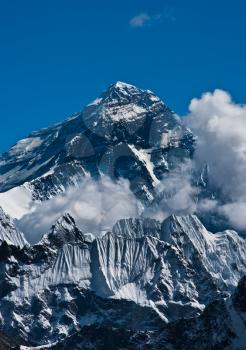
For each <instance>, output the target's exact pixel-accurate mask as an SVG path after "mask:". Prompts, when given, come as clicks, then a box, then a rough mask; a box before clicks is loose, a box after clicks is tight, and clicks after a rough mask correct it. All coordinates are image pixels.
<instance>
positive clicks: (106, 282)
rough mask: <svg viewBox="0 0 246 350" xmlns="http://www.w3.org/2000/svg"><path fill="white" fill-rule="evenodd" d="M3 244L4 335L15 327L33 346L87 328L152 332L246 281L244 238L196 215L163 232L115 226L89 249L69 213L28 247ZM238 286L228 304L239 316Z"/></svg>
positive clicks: (151, 226)
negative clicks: (213, 227) (5, 286)
mask: <svg viewBox="0 0 246 350" xmlns="http://www.w3.org/2000/svg"><path fill="white" fill-rule="evenodd" d="M3 244H5V245H6V246H5V247H4V250H5V251H6V250H7V251H8V252H9V253H8V256H6V257H5V258H3V259H2V261H1V266H2V267H1V271H7V274H8V285H9V286H11V288H9V289H8V290H7V289H6V293H4V294H2V299H1V307H0V312H1V325H2V329H3V330H4V331H5V332H8V333H13V332H14V331H15V330H16V329H18V335H19V336H20V337H22V338H23V339H24V340H25V341H29V342H32V343H36V344H45V343H52V342H55V341H60V340H61V339H63V338H64V337H67V336H69V335H70V334H71V332H74V331H78V330H79V329H80V328H81V327H82V326H85V325H89V324H94V325H95V327H97V326H96V325H98V327H105V326H106V327H123V328H124V329H131V332H133V333H134V332H135V333H136V332H141V331H143V330H146V331H148V332H150V334H152V333H151V332H154V331H155V330H156V332H157V330H159V329H161V328H162V327H164V328H165V327H166V326H165V325H166V323H167V322H170V321H171V322H172V321H174V320H179V319H180V318H183V317H185V318H187V317H195V316H198V315H200V314H201V313H202V312H203V309H204V307H205V306H206V305H209V304H210V303H213V301H214V300H216V299H218V298H219V299H221V298H224V297H226V296H229V295H230V293H232V292H233V290H234V288H235V286H236V284H237V283H238V281H239V279H240V277H241V276H242V275H243V274H245V273H246V264H245V256H246V243H245V241H244V239H242V238H240V237H239V236H238V235H237V233H236V232H233V231H227V232H224V233H218V234H212V233H209V232H208V231H207V230H206V229H205V227H204V226H203V225H202V224H201V223H200V221H199V220H198V219H197V217H195V216H184V217H177V216H171V217H169V218H167V219H166V220H164V222H163V223H162V224H160V223H158V222H157V221H154V220H150V219H144V220H140V219H125V220H120V221H119V222H117V223H116V224H115V226H114V229H113V232H108V233H106V234H105V235H104V236H103V237H102V238H98V239H95V240H93V241H92V242H91V243H90V242H86V239H85V237H84V235H83V234H82V232H81V231H80V230H79V229H78V228H77V227H76V224H75V222H74V220H73V218H72V217H71V216H70V215H69V214H66V215H64V216H63V217H62V218H60V219H59V220H58V221H57V222H56V223H55V225H54V226H53V227H52V228H51V230H50V232H49V233H48V234H46V235H44V237H43V239H42V240H41V241H40V242H39V243H38V244H37V245H34V246H33V247H23V248H21V247H17V246H12V245H8V244H7V243H3ZM3 273H4V272H3ZM240 286H241V287H240ZM243 286H244V285H243V284H242V282H240V283H239V287H238V291H239V295H240V297H237V298H236V297H234V300H235V301H234V304H235V305H239V306H237V307H241V308H242V307H243V306H242V305H243V302H244V301H243V297H242V295H243V292H242V291H241V289H242V288H243ZM237 293H238V292H235V295H238V294H237ZM223 303H224V302H223V300H221V301H219V302H218V306H217V307H216V310H217V311H216V313H218V308H221V310H222V311H223V307H224V306H223V305H224V304H223ZM212 305H213V304H212ZM214 305H217V304H214ZM211 307H212V306H211ZM214 307H215V306H213V308H214ZM235 308H236V307H235ZM206 312H207V311H206ZM202 315H204V314H203V313H202ZM205 315H206V313H205ZM201 317H205V316H201ZM30 320H32V322H30ZM223 321H224V322H226V319H225V320H223ZM187 322H188V321H187ZM204 322H205V321H204ZM185 324H186V323H185ZM92 329H94V328H93V326H92ZM124 332H126V330H125V331H124ZM168 332H169V331H168ZM206 332H207V331H206ZM135 333H134V334H135ZM136 334H138V333H136ZM134 336H137V337H140V333H139V335H134ZM158 336H159V335H158ZM161 336H162V335H160V337H161ZM170 341H171V340H170ZM188 343H189V342H188V340H187V344H188ZM160 344H161V343H160Z"/></svg>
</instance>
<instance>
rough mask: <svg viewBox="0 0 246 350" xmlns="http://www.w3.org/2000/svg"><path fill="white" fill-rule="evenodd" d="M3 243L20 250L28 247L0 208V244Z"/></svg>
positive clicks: (21, 235)
mask: <svg viewBox="0 0 246 350" xmlns="http://www.w3.org/2000/svg"><path fill="white" fill-rule="evenodd" d="M4 241H5V242H7V243H8V244H10V245H15V246H19V247H21V248H22V247H23V246H24V245H28V242H27V241H26V240H25V238H24V236H23V234H22V233H21V232H19V231H18V230H17V229H16V227H15V225H14V222H13V220H12V219H11V218H10V216H9V215H7V214H6V213H5V212H4V210H3V209H2V208H1V207H0V243H1V242H4Z"/></svg>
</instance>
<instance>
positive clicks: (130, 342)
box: [51, 277, 246, 350]
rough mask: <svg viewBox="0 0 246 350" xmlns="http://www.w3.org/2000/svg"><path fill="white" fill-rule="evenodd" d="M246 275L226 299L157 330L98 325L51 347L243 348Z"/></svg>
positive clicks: (110, 349) (101, 349) (113, 349)
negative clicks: (196, 315) (197, 313)
mask: <svg viewBox="0 0 246 350" xmlns="http://www.w3.org/2000/svg"><path fill="white" fill-rule="evenodd" d="M245 295H246V277H243V278H242V279H241V280H240V282H239V284H238V287H237V288H236V291H235V293H234V294H233V296H232V297H229V298H228V299H226V300H223V299H222V300H216V301H214V302H213V303H211V304H210V305H208V306H207V307H206V309H205V310H204V312H203V313H202V314H201V316H199V317H196V318H191V319H183V320H179V321H177V322H174V323H170V324H168V325H165V326H163V327H162V329H161V330H158V331H154V332H151V331H148V332H146V331H145V332H134V331H132V330H130V329H117V328H112V327H105V326H104V327H103V326H99V325H90V326H84V327H83V328H82V330H80V331H79V332H77V333H75V334H73V335H72V336H70V337H68V338H67V339H65V340H64V341H61V342H59V343H58V344H56V345H53V346H51V349H53V350H57V349H59V350H60V349H61V350H63V349H83V350H87V349H88V350H89V349H97V350H120V349H128V350H134V349H145V350H163V349H170V350H180V349H183V350H190V349H194V350H214V349H217V350H229V349H230V350H244V349H245V344H246V304H245Z"/></svg>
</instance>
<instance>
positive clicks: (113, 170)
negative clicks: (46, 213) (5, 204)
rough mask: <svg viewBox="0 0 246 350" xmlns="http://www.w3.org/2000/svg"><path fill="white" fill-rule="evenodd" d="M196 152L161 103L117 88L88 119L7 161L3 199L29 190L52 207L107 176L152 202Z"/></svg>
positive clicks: (35, 139)
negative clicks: (72, 190)
mask: <svg viewBox="0 0 246 350" xmlns="http://www.w3.org/2000/svg"><path fill="white" fill-rule="evenodd" d="M193 146H194V138H193V135H192V133H191V132H190V131H189V130H188V129H186V128H185V127H184V126H183V125H182V123H181V121H180V120H179V118H178V117H177V116H176V115H175V114H174V113H173V112H172V111H171V110H170V109H169V108H168V107H167V106H166V105H165V104H164V103H163V102H162V101H161V100H160V99H159V98H158V97H157V96H155V95H154V94H153V93H152V92H151V91H149V90H147V91H145V90H141V89H138V88H136V87H134V86H132V85H129V84H125V83H120V82H117V83H115V84H113V85H111V86H110V87H109V88H108V90H106V91H105V92H104V93H103V94H102V95H101V96H100V97H99V98H97V99H96V100H95V101H94V102H93V103H91V104H90V105H88V106H87V107H86V108H85V109H84V110H83V111H82V112H80V113H77V114H76V115H74V116H73V117H72V118H70V119H68V120H66V121H64V122H62V123H60V124H57V125H55V126H53V127H50V128H47V129H43V130H40V131H37V132H34V133H32V134H31V135H30V136H29V137H27V138H26V139H24V140H21V141H19V142H18V143H17V144H16V145H15V146H13V147H12V148H11V149H10V150H9V151H8V152H6V153H4V154H3V155H1V156H0V192H5V191H8V190H10V189H12V188H15V187H18V188H19V187H20V186H22V185H23V184H24V188H23V186H22V187H20V191H21V192H23V191H24V192H25V191H28V192H30V191H31V195H32V197H33V199H35V200H45V199H49V198H51V197H53V196H55V195H56V194H57V193H61V192H63V191H64V190H65V189H66V188H67V187H68V186H71V185H72V186H74V185H75V186H76V185H77V184H78V183H79V182H80V181H81V179H82V178H83V177H84V176H85V175H86V174H87V175H88V174H90V175H91V176H92V177H93V178H98V177H99V176H100V174H102V173H103V174H107V175H109V176H110V177H111V178H113V179H115V178H119V177H125V178H127V179H128V180H129V181H130V183H131V189H132V190H133V192H134V193H136V195H137V196H138V197H139V198H141V199H143V200H144V201H146V200H147V201H148V200H151V199H153V193H154V188H155V186H156V184H157V183H158V181H159V179H161V178H162V175H163V174H164V173H166V172H167V171H169V170H170V169H172V168H173V167H175V165H177V164H179V163H180V162H182V161H183V160H184V159H186V158H189V157H190V156H191V154H192V152H193ZM16 195H17V194H16ZM18 195H19V193H18ZM26 196H27V195H26ZM0 200H1V197H0ZM0 203H1V201H0ZM11 214H12V215H14V214H15V213H11Z"/></svg>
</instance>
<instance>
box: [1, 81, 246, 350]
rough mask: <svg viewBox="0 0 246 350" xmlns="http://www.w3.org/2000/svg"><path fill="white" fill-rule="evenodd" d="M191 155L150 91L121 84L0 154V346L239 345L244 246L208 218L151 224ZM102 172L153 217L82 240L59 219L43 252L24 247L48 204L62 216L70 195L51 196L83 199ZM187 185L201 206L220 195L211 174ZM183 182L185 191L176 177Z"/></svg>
mask: <svg viewBox="0 0 246 350" xmlns="http://www.w3.org/2000/svg"><path fill="white" fill-rule="evenodd" d="M195 146H196V138H195V136H194V135H193V134H192V132H191V131H190V130H189V129H187V128H186V127H185V126H184V125H183V123H182V121H181V120H180V119H179V118H178V117H177V116H176V115H175V113H174V112H172V111H171V110H170V109H169V108H168V107H167V106H166V105H165V103H163V102H162V101H161V100H160V99H159V98H158V97H157V96H156V95H155V94H153V93H152V92H151V91H149V90H141V89H139V88H137V87H134V86H132V85H129V84H126V83H121V82H117V83H115V84H113V85H111V86H110V87H109V88H108V89H107V90H106V91H105V92H103V93H102V94H101V95H100V96H99V97H98V98H96V99H95V100H94V101H93V102H92V103H90V104H89V105H88V106H86V107H85V108H84V109H83V110H82V111H81V112H79V113H77V114H75V115H73V116H72V117H71V118H69V119H67V120H65V121H64V122H61V123H59V124H57V125H55V126H53V127H49V128H46V129H43V130H40V131H36V132H33V133H32V134H31V135H29V136H28V137H27V138H25V139H24V140H21V141H19V142H17V144H16V145H14V146H13V147H11V148H10V149H9V150H8V151H7V152H5V153H4V154H2V155H1V156H0V205H1V207H2V209H1V207H0V348H1V347H2V348H3V349H10V348H16V349H22V350H24V349H26V350H27V349H54V350H55V349H66V350H69V349H85V350H86V349H97V350H100V349H101V350H118V349H121V350H123V349H124V350H128V349H129V350H130V349H149V350H150V349H151V350H152V349H153V350H156V349H157V350H158V349H170V350H176V349H177V350H178V349H181V348H182V349H184V350H186V349H187V350H188V349H191V348H192V349H199V350H203V349H204V350H215V349H221V350H222V349H227V350H229V349H235V350H236V349H239V350H243V349H244V348H245V345H244V344H245V336H244V334H245V331H246V316H245V312H246V306H245V295H246V282H245V281H246V277H245V276H246V241H245V239H244V238H243V237H241V236H240V235H239V234H238V233H237V232H235V231H233V230H219V231H221V232H217V231H215V232H216V233H211V232H210V231H209V230H208V229H207V228H206V227H207V226H206V227H205V226H204V224H203V223H204V222H208V223H210V222H211V220H214V217H213V218H210V217H209V215H207V214H206V217H205V218H204V221H203V223H202V222H201V221H200V219H199V218H198V216H197V215H183V210H182V209H181V210H180V215H176V214H177V213H175V215H174V214H173V215H170V216H168V217H166V215H164V217H165V219H164V220H163V219H161V220H160V221H158V220H156V219H153V217H160V216H159V215H158V214H159V213H158V212H157V208H159V209H160V208H161V206H160V207H158V204H160V203H163V200H164V204H165V200H166V199H167V198H168V196H172V195H173V191H174V189H173V187H172V185H171V184H170V183H168V182H165V186H164V187H165V188H164V189H163V183H164V180H165V177H166V175H167V174H169V173H173V172H174V173H175V171H176V173H179V175H182V174H183V173H182V171H183V169H184V172H185V173H184V176H185V177H186V176H190V173H189V172H190V170H189V169H188V170H186V166H187V163H189V162H188V161H189V159H192V157H193V152H194V150H195ZM104 175H107V176H108V177H107V179H108V178H110V179H111V180H112V181H113V182H114V181H116V180H118V179H120V178H125V179H127V180H128V181H129V184H130V189H131V191H132V192H133V193H134V194H135V196H136V197H137V199H138V201H137V203H138V204H139V205H140V204H141V206H142V207H143V208H145V211H144V215H145V216H146V215H147V216H148V215H149V216H151V217H145V216H144V215H142V216H141V217H137V218H136V217H127V218H126V217H122V216H123V215H121V216H120V219H119V220H117V221H116V222H115V223H114V224H113V225H112V226H111V224H110V225H108V226H110V227H109V228H108V230H107V231H105V230H104V231H103V232H91V231H90V232H83V230H82V229H81V227H83V226H81V227H80V226H78V224H81V222H80V221H81V220H79V219H78V220H75V219H74V218H73V216H72V215H71V213H70V212H69V210H66V212H63V209H60V217H59V218H58V219H57V220H56V221H55V220H53V219H51V220H50V221H52V225H50V226H51V227H50V228H48V229H47V232H43V235H42V238H41V239H40V241H39V242H38V243H36V244H29V243H28V242H27V240H26V238H25V235H24V234H23V233H22V232H20V229H19V228H17V227H20V225H19V222H20V221H19V219H20V218H23V216H24V215H25V214H26V213H29V214H30V215H33V211H35V210H36V211H37V210H39V208H41V206H42V205H46V204H47V203H48V204H49V205H50V207H49V208H50V210H48V211H46V214H45V215H43V214H42V211H40V215H39V216H35V217H36V218H39V219H36V221H38V222H34V221H32V225H29V226H28V227H29V228H28V232H26V231H25V232H26V234H28V237H31V236H32V234H33V233H34V232H35V226H36V224H37V225H39V224H40V222H39V220H40V221H41V220H43V221H47V222H50V221H49V219H50V218H49V217H48V216H50V217H51V218H52V217H53V216H52V203H53V204H54V201H55V200H57V203H56V204H57V206H58V207H59V208H63V205H62V203H63V200H64V198H65V197H62V196H60V197H57V198H56V199H53V198H54V197H55V196H57V195H59V194H62V193H66V191H67V190H68V189H69V190H70V189H71V187H72V188H73V190H75V191H77V190H78V188H79V190H80V191H83V186H84V184H85V183H86V182H83V179H84V178H86V179H89V178H90V177H91V178H92V179H93V180H94V181H95V182H96V181H99V180H100V179H103V178H104ZM197 179H198V180H197ZM111 180H110V181H111ZM192 181H193V183H194V184H195V186H197V187H196V188H198V187H199V188H201V190H200V191H198V196H201V198H202V199H210V198H212V199H214V198H215V197H214V193H215V190H214V189H213V188H212V187H210V185H209V168H208V167H207V166H206V165H204V166H202V170H201V173H199V171H198V174H192ZM177 182H178V183H179V186H180V187H181V188H182V187H184V191H186V187H185V184H183V182H182V178H181V177H178V179H177ZM193 183H192V182H191V183H190V185H191V186H193ZM118 184H120V182H119V183H118ZM123 190H124V189H123ZM174 192H175V191H174ZM68 193H70V191H69V192H68ZM79 193H80V192H79ZM107 196H110V193H106V197H105V200H107ZM78 198H79V196H78ZM78 198H77V199H78ZM134 198H135V197H134ZM197 198H198V197H197ZM71 200H73V199H72V197H71ZM183 200H184V198H183V197H182V193H181V194H180V195H178V198H177V201H178V202H182V201H183ZM115 201H117V198H116V199H115ZM34 203H36V204H37V203H41V204H40V205H41V206H38V205H35V206H33V204H34ZM113 204H114V203H113ZM115 204H117V205H118V204H120V205H121V206H122V205H123V206H127V205H128V201H125V202H124V203H115ZM129 204H130V203H129ZM150 204H151V206H150ZM115 207H116V205H115ZM74 208H75V209H74V210H75V212H77V214H78V215H77V218H81V215H82V214H84V213H83V212H82V211H88V212H89V214H90V215H91V217H92V218H93V219H92V220H95V221H96V220H97V219H98V218H97V217H96V215H99V216H100V215H101V213H100V214H96V215H95V213H94V212H93V206H89V204H88V205H87V202H86V201H85V203H84V205H83V206H78V205H75V204H74ZM117 208H118V207H117ZM146 208H147V209H146ZM159 209H158V210H159ZM67 211H68V212H67ZM102 211H104V213H105V212H106V209H105V208H104V207H103V204H102ZM162 211H164V212H165V208H164V207H163V208H162ZM167 212H168V211H167ZM97 213H98V212H97ZM162 214H163V213H162ZM165 214H166V212H165ZM46 215H47V217H46ZM133 215H134V214H132V213H131V216H133ZM11 216H12V217H13V218H11ZM42 216H43V217H42ZM33 217H34V216H33ZM82 217H84V216H82ZM53 221H55V222H53ZM42 227H43V226H42ZM213 227H215V226H213Z"/></svg>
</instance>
